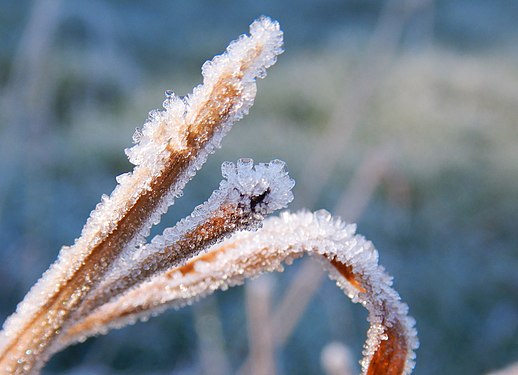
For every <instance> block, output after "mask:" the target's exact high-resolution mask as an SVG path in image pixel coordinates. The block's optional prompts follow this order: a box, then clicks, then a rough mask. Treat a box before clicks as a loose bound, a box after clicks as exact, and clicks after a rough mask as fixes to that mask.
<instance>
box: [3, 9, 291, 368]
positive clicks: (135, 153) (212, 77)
mask: <svg viewBox="0 0 518 375" xmlns="http://www.w3.org/2000/svg"><path fill="white" fill-rule="evenodd" d="M281 52H282V32H281V31H280V28H279V25H278V23H277V22H274V21H272V20H270V19H268V18H264V17H263V18H260V19H259V20H257V21H255V22H254V23H253V24H252V25H251V26H250V35H249V36H241V37H240V38H239V39H238V40H236V41H235V42H232V43H231V44H230V46H229V47H228V48H227V50H226V52H225V53H223V54H222V55H220V56H216V57H215V58H214V59H213V60H212V61H209V62H207V63H205V64H204V66H203V69H202V70H203V72H202V73H203V84H202V85H200V86H198V87H196V88H195V89H194V90H193V92H192V94H191V95H188V96H187V97H186V98H185V99H180V98H178V97H176V96H175V95H174V94H169V92H168V93H167V96H168V97H167V99H166V101H165V102H164V109H163V110H157V111H152V112H150V114H149V118H148V121H147V122H146V124H145V125H144V126H143V129H142V131H141V132H140V131H138V132H137V133H135V136H134V140H135V141H136V142H137V144H136V145H135V146H133V147H132V148H130V149H128V150H127V151H126V153H127V155H128V157H129V159H130V161H131V162H132V163H133V164H135V168H134V169H133V171H132V172H130V173H127V174H124V175H121V176H119V177H117V182H118V185H117V186H116V188H115V190H114V191H113V192H112V194H111V195H110V196H107V195H103V197H102V199H101V202H100V203H99V204H98V205H97V207H96V208H95V209H94V210H93V211H92V213H91V214H90V217H89V219H88V220H87V223H86V224H85V226H84V228H83V230H82V232H81V236H80V237H79V238H78V239H77V240H76V241H75V243H74V244H73V245H72V246H68V247H64V248H63V249H62V250H61V251H60V253H59V256H58V259H57V261H56V262H55V263H54V264H53V265H52V266H51V267H50V269H49V270H48V271H47V272H46V273H45V274H44V275H43V277H42V278H41V279H40V280H39V281H38V282H37V284H36V285H35V286H34V287H33V288H32V289H31V290H30V292H29V293H28V294H27V295H26V297H25V298H24V300H23V301H22V302H21V303H20V304H19V305H18V307H17V311H16V313H15V314H13V315H12V316H11V317H10V318H8V320H7V321H6V322H5V324H4V328H3V331H2V332H1V333H0V371H4V370H6V371H8V372H20V373H25V372H29V371H34V370H35V369H36V370H37V369H38V368H39V367H40V366H41V365H42V364H43V363H44V361H45V360H46V359H47V356H48V353H47V351H48V349H47V348H48V347H49V346H50V345H51V343H52V342H53V341H54V340H55V338H56V336H57V335H58V333H59V332H61V331H62V327H63V326H64V324H65V323H66V322H67V321H68V320H69V319H70V315H71V313H72V312H74V311H75V310H77V308H78V306H79V305H80V304H81V303H82V301H83V300H84V299H85V298H86V297H87V296H88V295H89V293H90V292H91V290H93V289H95V287H96V285H97V282H98V280H100V279H101V278H102V276H103V275H104V274H105V273H106V272H107V270H109V269H110V266H111V265H112V264H113V262H114V261H115V260H116V259H117V258H118V257H119V256H120V255H121V254H124V255H128V254H131V253H132V252H133V251H134V249H135V248H136V247H137V246H139V245H140V244H142V243H144V240H145V237H146V236H148V235H149V232H150V228H151V226H152V225H154V224H156V223H158V222H159V221H160V217H161V215H162V214H163V213H164V212H165V211H166V210H167V208H168V207H169V206H170V205H172V204H173V201H174V199H175V197H178V196H179V195H180V194H181V191H182V189H183V187H184V186H185V184H186V183H187V182H188V180H189V179H191V178H192V177H193V176H194V174H195V173H196V171H197V170H198V169H200V168H201V166H202V164H203V163H204V162H205V160H206V158H207V156H208V154H210V153H212V152H213V151H214V150H215V149H216V148H217V147H219V146H220V142H221V139H222V138H223V136H224V135H225V134H226V133H227V132H228V130H229V129H230V127H231V126H232V124H233V123H234V122H236V121H238V120H239V119H241V118H242V117H243V116H244V115H245V114H247V113H248V110H249V109H250V107H251V106H252V104H253V101H254V98H255V93H256V83H255V80H256V79H257V78H263V77H264V76H265V72H266V69H267V68H268V67H270V66H271V65H273V64H274V63H275V60H276V56H277V55H278V54H280V53H281ZM27 353H29V354H27ZM46 353H47V354H46Z"/></svg>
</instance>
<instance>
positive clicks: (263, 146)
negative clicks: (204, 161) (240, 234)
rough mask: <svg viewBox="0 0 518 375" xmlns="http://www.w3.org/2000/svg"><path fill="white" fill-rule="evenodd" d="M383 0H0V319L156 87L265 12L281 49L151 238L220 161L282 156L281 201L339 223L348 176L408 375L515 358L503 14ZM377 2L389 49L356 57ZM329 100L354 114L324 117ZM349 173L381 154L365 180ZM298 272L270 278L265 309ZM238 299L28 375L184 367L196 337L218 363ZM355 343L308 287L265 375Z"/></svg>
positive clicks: (514, 129) (239, 336)
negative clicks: (390, 296) (401, 308)
mask: <svg viewBox="0 0 518 375" xmlns="http://www.w3.org/2000/svg"><path fill="white" fill-rule="evenodd" d="M393 4H395V5H396V6H395V7H393V8H391V7H390V4H389V5H387V3H386V2H382V1H374V0H373V1H333V0H326V1H317V0H312V1H305V2H294V1H285V2H276V1H265V2H261V1H240V2H238V1H227V2H213V1H192V2H180V1H170V2H168V1H158V2H149V3H143V2H137V1H120V2H108V1H100V0H99V1H90V2H82V3H72V2H66V1H53V0H47V1H45V0H42V1H37V2H16V1H7V0H3V1H1V2H0V6H1V8H0V9H1V10H2V11H1V12H0V85H1V87H0V89H1V91H0V105H1V107H0V108H1V112H0V243H2V246H1V247H0V259H1V262H0V320H2V321H3V320H4V318H5V317H6V316H7V315H8V314H10V313H11V312H13V311H14V308H15V305H16V303H17V302H18V301H19V300H20V299H21V298H22V296H23V295H24V294H25V293H26V291H27V290H28V288H29V287H30V286H31V285H32V284H33V283H34V282H35V281H36V279H37V278H38V277H39V275H40V274H41V273H42V272H43V271H44V270H45V269H47V267H48V265H49V264H50V263H51V262H52V261H53V260H54V258H55V256H56V254H57V251H58V249H59V248H60V246H61V245H63V244H70V243H71V242H72V241H73V239H74V238H75V237H77V236H78V234H79V232H80V229H81V227H82V225H83V224H84V221H85V220H86V217H87V216H88V213H89V212H90V211H91V209H93V207H94V206H95V204H96V203H97V202H98V201H99V197H100V196H101V194H102V193H109V192H110V191H111V190H112V189H113V187H114V185H115V179H114V177H115V176H116V175H117V174H120V173H122V172H125V171H127V170H129V168H130V166H129V163H128V162H127V160H126V158H125V155H124V153H123V152H122V150H123V149H124V148H125V147H128V146H130V144H131V135H132V133H133V131H134V129H135V127H138V126H141V125H142V124H143V122H144V120H145V117H146V114H147V112H148V111H149V110H151V109H155V108H158V107H159V106H160V103H161V102H162V101H163V99H164V96H163V92H164V91H165V90H167V89H173V90H174V91H175V92H176V93H177V94H180V95H184V94H186V93H188V92H190V90H191V88H192V87H193V86H194V85H196V84H198V83H199V82H200V79H201V76H200V67H201V65H202V63H203V62H204V61H205V60H207V59H209V58H211V57H212V56H213V55H214V54H216V53H220V52H222V50H223V48H225V46H226V44H227V43H228V41H230V40H232V39H234V38H235V37H236V36H237V35H239V34H242V33H244V32H246V31H247V25H248V24H249V23H250V22H251V21H252V20H253V19H254V18H256V17H257V16H258V15H260V14H267V15H269V16H271V17H273V18H276V19H278V20H279V22H280V23H281V26H282V28H283V30H284V32H285V37H286V47H285V48H286V53H285V54H284V55H282V56H281V57H280V59H279V62H278V64H277V65H276V66H275V67H274V69H272V70H271V72H270V73H269V77H268V78H267V79H266V80H264V81H263V82H260V84H259V93H258V97H257V101H256V105H255V106H254V108H253V109H252V111H251V114H250V116H248V117H247V118H245V119H244V120H243V121H242V123H240V124H239V125H238V126H236V128H235V129H233V131H232V132H231V133H230V135H229V136H228V137H227V138H226V139H225V140H224V142H223V149H222V150H220V151H218V152H217V153H216V155H214V156H213V157H212V158H211V159H210V160H209V163H208V165H207V166H206V167H205V168H204V169H203V171H202V172H201V173H200V174H199V175H198V176H197V177H196V178H195V180H194V182H193V183H192V184H190V185H189V187H188V188H187V190H186V192H185V196H184V197H183V198H182V199H180V200H178V201H177V203H176V205H175V207H174V208H173V209H172V210H171V212H170V214H169V215H168V216H167V217H166V218H164V220H162V224H163V225H166V224H171V223H173V222H174V221H175V220H176V219H178V218H180V217H183V216H185V215H186V214H188V213H189V212H190V211H191V209H192V208H193V207H194V206H195V205H196V204H198V203H200V202H202V201H203V200H205V199H206V198H207V197H208V195H209V194H210V192H211V191H212V190H213V189H215V188H216V187H217V184H218V181H219V178H220V177H219V175H220V172H219V165H220V163H221V162H222V161H223V160H235V159H237V158H239V157H253V158H254V159H255V160H256V161H266V160H270V159H271V158H279V159H282V160H285V161H286V162H287V164H288V166H289V167H290V171H291V175H292V176H293V177H294V178H295V179H296V180H297V181H298V182H299V185H298V186H297V187H296V190H295V196H296V198H295V202H294V205H293V206H292V207H294V208H301V207H307V208H311V209H315V208H327V209H329V210H331V211H332V212H334V213H336V214H339V215H343V216H345V217H352V216H354V214H353V212H352V211H354V209H353V207H350V208H349V209H350V211H348V210H347V209H345V210H343V209H340V208H339V207H340V202H341V201H343V200H344V198H343V195H344V192H345V191H350V190H351V189H349V187H350V185H349V182H350V181H351V180H354V178H355V176H357V175H358V174H360V175H361V173H358V171H359V170H361V169H362V168H364V166H366V167H365V169H366V172H365V173H364V175H367V176H368V177H367V178H366V179H365V181H367V182H366V184H367V185H362V184H361V183H360V184H359V186H360V187H362V186H364V190H368V189H372V190H373V191H374V195H373V196H372V198H370V199H369V197H366V198H365V197H362V196H361V195H360V196H357V195H356V196H355V195H353V196H355V197H357V198H358V199H356V200H353V202H352V203H350V204H352V205H354V204H356V203H355V202H357V201H358V200H359V199H363V198H365V202H366V203H365V204H366V207H365V209H364V211H363V214H362V215H361V216H360V218H359V220H358V223H359V232H360V233H363V234H365V235H366V237H367V238H369V239H371V240H372V241H373V242H374V243H375V244H376V246H377V248H378V249H379V251H380V255H381V263H382V264H383V265H385V266H386V268H387V269H388V271H389V272H390V273H391V274H392V275H393V276H394V277H395V286H396V289H397V290H398V291H399V292H400V293H401V295H402V297H403V299H404V300H405V301H406V302H408V304H409V306H410V309H411V314H412V315H413V316H414V317H415V318H416V319H417V328H418V331H419V337H420V341H421V348H420V349H419V350H418V352H417V355H418V357H417V366H416V370H415V373H416V374H437V373H458V374H461V373H466V374H475V373H486V372H488V371H489V370H492V369H497V368H501V367H504V366H506V365H508V364H510V363H512V362H515V361H518V341H517V340H516V337H517V336H518V297H517V295H518V272H517V270H518V234H517V232H516V229H515V227H516V223H517V222H518V203H517V202H518V183H517V181H518V147H517V146H516V144H517V143H518V126H517V125H516V121H517V120H516V119H518V105H517V103H518V85H517V84H516V83H517V82H518V64H517V62H518V56H517V50H516V47H515V46H516V42H517V40H518V38H517V36H518V35H517V31H516V28H515V27H514V26H515V24H514V20H516V19H517V17H518V3H514V2H511V1H490V0H486V1H482V0H476V1H468V0H465V1H455V2H453V1H428V2H424V1H423V2H419V4H421V5H420V6H418V7H417V8H415V9H414V8H412V6H414V7H415V4H416V2H411V1H410V2H404V1H400V2H397V1H395V2H393ZM399 4H407V5H406V8H401V7H399V6H398V5H399ZM409 4H410V5H411V6H410V7H411V8H412V9H414V10H413V11H412V13H411V14H410V16H406V15H405V13H404V12H403V11H402V9H408V7H409ZM387 7H388V8H389V9H392V11H393V14H392V16H393V18H392V19H391V20H392V21H394V20H396V23H397V21H398V20H399V21H400V23H401V25H402V31H401V36H400V37H399V36H398V35H396V37H395V41H393V42H392V45H391V44H390V43H388V42H387V43H382V44H381V45H376V44H374V47H376V48H377V47H380V51H381V52H379V53H378V51H377V50H376V48H374V47H369V46H370V45H371V44H372V43H371V44H369V43H370V42H369V41H372V40H373V38H374V37H375V36H376V35H378V36H379V35H381V36H383V37H387V38H388V39H383V38H381V40H389V41H390V37H391V35H384V34H383V33H381V34H380V31H379V25H380V23H379V19H383V16H384V13H383V12H385V11H384V10H383V9H385V10H386V9H387ZM398 17H401V19H398ZM389 26H390V25H389ZM376 30H378V31H376ZM388 30H389V31H391V32H394V28H392V29H391V28H390V27H389V28H388ZM376 32H378V34H376ZM387 46H388V47H387ZM369 48H371V49H370V50H369ZM373 51H374V52H373ZM380 56H381V58H382V59H381V58H380V59H381V60H380V62H382V64H379V65H380V67H376V66H375V65H376V64H374V66H375V69H372V70H368V69H367V68H368V66H369V64H371V65H372V64H373V63H376V61H372V60H375V58H378V57H380ZM368 58H370V60H371V61H368V60H367V59H368ZM366 72H367V73H366ZM361 74H363V75H364V76H365V77H360V78H358V75H361ZM358 82H359V83H360V84H362V85H363V86H359V85H358ZM365 85H368V87H369V88H370V90H366V91H367V92H368V94H367V95H364V97H363V98H360V99H358V95H360V94H361V93H362V92H365V91H362V90H363V89H365V87H364V86H365ZM344 100H345V101H346V102H349V101H350V100H359V103H360V104H361V105H360V106H358V107H353V108H352V109H351V110H348V112H347V113H346V114H345V117H344V116H341V113H340V110H341V109H342V108H343V107H344V104H343V103H344ZM345 108H346V109H347V107H345ZM342 119H345V120H347V121H348V123H349V124H352V126H351V127H350V128H348V129H350V130H349V132H350V137H349V140H348V141H345V140H344V141H343V144H341V145H340V147H343V149H342V150H338V151H337V153H338V155H339V158H338V160H337V162H336V164H334V165H332V167H331V168H330V170H331V172H332V174H331V176H330V178H329V179H326V180H323V181H321V182H320V181H319V183H318V185H319V186H317V188H316V189H317V190H316V191H317V193H313V194H311V195H309V194H308V193H307V192H305V191H304V188H305V186H304V184H302V185H301V181H308V179H309V180H311V179H312V178H313V177H312V176H313V175H311V177H309V178H308V177H307V176H308V171H307V170H306V166H307V164H308V162H309V159H310V158H311V155H312V153H317V154H318V153H319V152H327V151H328V150H325V149H323V148H322V145H319V139H320V137H321V136H322V134H325V129H326V128H329V127H330V125H332V124H333V123H337V121H338V126H339V129H342V128H340V126H341V123H340V120H342ZM344 133H346V132H345V131H344ZM333 135H334V134H333ZM346 135H347V134H340V133H338V134H336V136H335V137H334V138H337V139H340V138H339V137H341V136H344V137H345V136H346ZM338 143H340V142H338ZM318 147H320V149H319V148H318ZM369 160H381V161H382V162H380V163H378V164H377V167H376V168H377V169H376V168H371V167H369V165H372V164H373V163H370V164H369V162H368V161H369ZM369 168H370V169H369ZM322 169H324V168H322ZM318 173H320V170H316V171H314V176H318ZM369 173H370V174H369ZM369 176H370V177H369ZM315 178H316V177H315ZM369 178H370V179H369ZM360 180H361V179H360ZM369 181H370V182H369ZM365 186H367V188H365ZM348 189H349V190H348ZM352 190H354V189H352ZM359 190H360V191H361V190H362V189H359ZM297 197H299V198H297ZM346 201H347V200H346ZM339 209H340V211H338V210H339ZM361 211H362V210H361V207H360V208H358V209H357V213H356V214H359V213H360V212H361ZM299 263H300V262H296V263H295V265H294V266H292V267H288V268H287V270H286V272H285V273H284V274H279V275H274V278H273V280H274V281H273V282H274V283H275V289H274V291H273V297H272V298H273V304H274V305H276V304H278V303H280V301H281V300H282V296H283V293H284V291H285V290H286V288H287V285H288V284H289V283H290V281H291V280H292V279H294V278H295V276H296V275H297V272H298V268H300V264H299ZM244 290H245V289H244V288H236V289H233V290H230V291H227V292H225V293H219V294H217V295H216V297H215V298H211V299H209V300H207V301H203V302H201V303H200V304H199V305H197V306H196V307H195V308H186V309H183V310H180V311H170V312H168V313H166V314H164V315H163V316H161V317H159V318H155V319H152V320H151V321H149V322H147V323H145V324H137V325H136V326H133V327H129V328H126V329H124V330H120V331H115V332H112V333H110V334H109V335H108V336H105V337H100V338H97V339H93V340H89V341H88V342H87V343H85V344H83V345H80V346H76V347H73V348H71V349H69V350H67V351H66V352H64V353H62V354H60V355H58V356H57V357H56V358H55V359H54V360H53V361H52V362H51V363H50V364H49V366H47V370H46V371H47V372H48V373H60V372H65V373H81V372H83V373H88V372H95V373H116V372H117V371H119V372H121V373H122V372H123V373H135V374H137V373H155V374H159V373H170V372H172V371H174V372H175V373H179V374H198V373H202V371H203V366H204V363H205V362H204V361H207V359H206V358H207V357H204V355H205V356H206V353H205V354H204V350H206V349H204V348H206V347H207V345H204V344H203V343H205V344H206V343H207V342H209V343H210V342H211V340H212V344H209V345H208V347H209V348H211V345H212V348H213V349H214V348H215V347H216V348H217V349H218V351H216V352H217V353H216V354H218V353H219V354H218V356H217V358H216V359H214V358H212V359H209V361H211V360H212V361H214V363H219V365H218V366H216V365H214V363H213V365H214V368H213V371H216V370H217V369H218V368H219V369H220V370H221V369H226V368H231V369H232V371H234V370H236V369H238V368H239V366H241V364H242V362H243V360H244V357H245V356H246V354H247V345H248V344H247V333H246V324H247V323H246V319H247V316H246V311H245V303H244V298H243V295H244V293H245V291H244ZM218 317H219V318H218ZM219 319H221V320H219ZM218 327H219V328H218ZM200 331H201V332H200ZM203 331H208V332H212V331H214V332H213V333H212V335H209V337H208V339H207V337H204V336H203ZM218 332H220V333H221V332H222V334H223V337H220V333H218ZM365 332H366V323H365V315H364V312H363V311H362V309H361V308H360V307H359V306H353V305H352V304H350V302H349V301H348V300H347V299H346V298H344V297H343V296H342V295H341V292H340V291H339V290H338V289H337V288H335V287H334V286H333V285H332V283H331V282H329V281H326V282H324V283H323V285H322V287H321V288H320V289H319V290H318V292H317V293H316V294H315V296H313V298H312V302H311V304H310V305H309V308H308V309H307V311H306V312H305V313H304V315H303V316H302V318H301V321H300V322H299V324H298V326H297V328H296V330H295V332H294V334H293V336H292V337H291V338H290V339H288V341H287V343H286V346H285V347H284V348H282V349H281V350H280V351H279V352H278V354H277V357H276V360H277V370H278V372H279V373H281V374H282V373H283V374H291V373H297V374H316V373H323V370H322V369H321V368H320V367H319V366H320V365H319V357H320V351H321V350H322V348H323V347H324V346H325V345H326V344H328V343H330V342H331V341H339V342H342V343H344V344H346V345H347V346H349V347H350V349H351V350H352V353H353V354H354V358H356V359H359V358H360V352H361V346H362V343H363V340H364V336H365ZM215 338H216V339H217V338H219V341H217V340H216V341H214V340H215ZM207 340H208V341H207ZM214 342H216V344H214ZM204 358H205V359H204ZM222 371H223V370H222Z"/></svg>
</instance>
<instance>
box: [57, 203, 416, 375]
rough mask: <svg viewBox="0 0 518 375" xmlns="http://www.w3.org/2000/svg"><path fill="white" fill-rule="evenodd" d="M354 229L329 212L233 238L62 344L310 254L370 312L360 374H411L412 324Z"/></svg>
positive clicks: (85, 323) (270, 222) (103, 312)
mask: <svg viewBox="0 0 518 375" xmlns="http://www.w3.org/2000/svg"><path fill="white" fill-rule="evenodd" d="M355 230H356V227H355V226H354V225H346V224H344V223H343V222H342V221H341V220H339V219H333V218H332V217H331V215H330V214H329V213H327V212H325V211H318V212H316V213H307V212H302V213H298V214H290V213H283V214H282V215H281V217H279V218H275V217H273V218H269V219H267V220H265V221H264V225H263V227H262V228H261V229H259V230H258V231H257V232H240V233H236V234H235V235H234V236H232V237H231V238H230V239H228V240H226V241H224V242H223V243H221V244H219V245H215V246H213V247H212V248H211V249H210V250H209V251H208V252H207V253H205V254H203V255H200V256H198V257H197V258H194V259H192V260H190V261H189V262H188V263H186V264H184V265H182V266H180V267H177V268H173V269H170V270H168V271H167V272H165V273H164V274H162V275H160V276H157V277H154V278H152V279H151V280H149V281H147V282H146V283H143V284H141V285H140V286H139V287H138V288H136V289H134V290H131V291H129V292H128V293H126V294H124V295H122V296H121V297H120V298H118V299H116V300H114V301H112V302H110V303H108V304H106V305H104V306H102V307H100V308H99V309H97V310H96V311H94V312H93V313H92V314H91V315H89V316H87V317H86V318H85V319H84V320H82V321H81V322H79V323H78V324H76V325H75V326H73V327H71V328H70V330H69V331H67V332H66V333H65V335H64V338H63V340H64V341H63V342H64V343H67V344H69V343H71V342H75V341H82V340H85V339H86V338H87V337H89V336H92V335H96V334H99V333H105V332H107V331H108V330H109V329H111V328H119V327H122V326H125V325H127V324H131V323H133V322H135V321H136V320H138V319H147V318H148V317H149V316H150V315H155V314H158V313H160V312H161V311H163V310H164V309H166V308H168V307H171V306H172V307H181V306H184V305H186V304H190V303H192V302H193V301H195V300H197V299H199V298H201V297H204V296H206V295H208V294H210V293H212V292H214V291H215V290H218V289H221V290H225V289H227V288H228V287H231V286H234V285H238V284H241V283H243V282H244V280H245V279H247V278H251V277H255V276H257V275H259V274H260V273H262V272H271V271H282V269H283V263H286V264H290V263H291V262H292V260H293V259H295V258H298V257H301V256H302V255H304V254H305V253H307V254H310V255H314V256H316V257H317V258H318V259H319V260H320V261H321V262H322V264H323V266H324V267H325V269H326V270H327V271H328V272H329V275H330V277H331V278H332V279H334V280H336V282H337V285H338V286H339V287H340V288H342V289H343V290H344V292H345V293H346V294H347V296H348V297H349V298H351V300H352V301H353V302H356V303H360V304H361V305H363V306H364V307H365V308H366V309H367V310H368V312H369V317H368V320H369V323H370V328H369V331H368V333H367V341H366V343H365V346H364V351H363V355H364V358H363V359H362V361H361V365H362V372H363V373H364V374H382V373H383V374H408V373H410V372H411V370H412V368H413V365H414V362H413V360H414V357H415V355H414V350H415V349H417V347H418V340H417V335H416V331H415V328H414V324H415V323H414V320H413V319H412V318H411V317H409V316H408V315H407V313H408V307H407V305H406V304H404V303H403V302H401V299H400V297H399V295H398V293H397V292H396V291H395V290H394V289H393V288H392V278H391V277H390V276H389V275H387V273H386V272H385V271H384V269H383V267H382V266H380V265H379V264H378V252H377V251H376V249H375V248H374V247H373V245H372V243H371V242H370V241H367V240H365V238H363V237H362V236H360V235H357V234H355Z"/></svg>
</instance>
